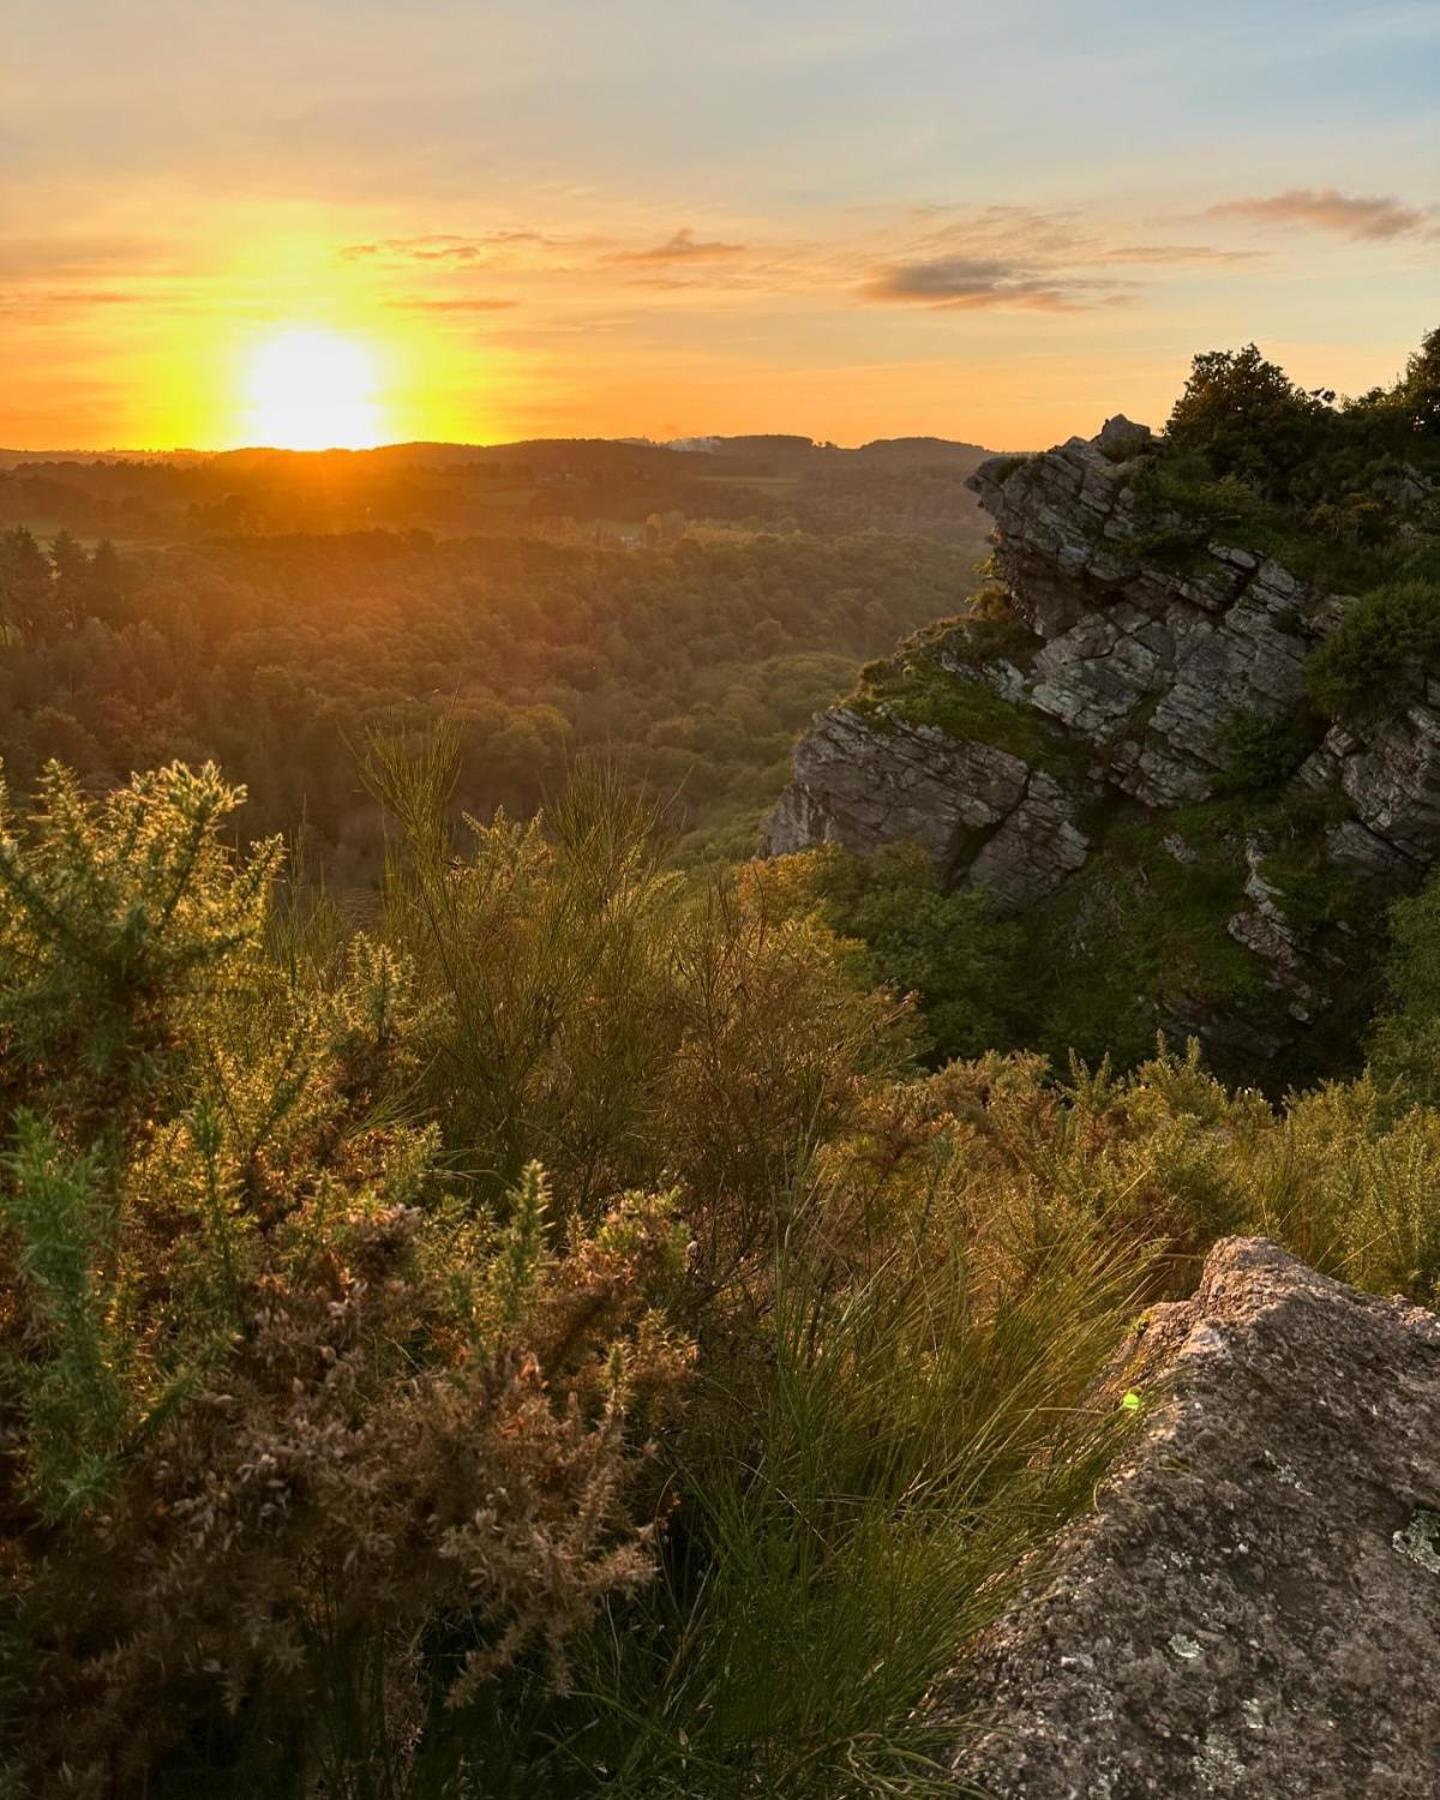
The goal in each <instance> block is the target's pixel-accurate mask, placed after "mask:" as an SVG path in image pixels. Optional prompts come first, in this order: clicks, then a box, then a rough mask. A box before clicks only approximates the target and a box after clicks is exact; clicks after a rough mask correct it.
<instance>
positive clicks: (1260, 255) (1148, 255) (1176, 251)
mask: <svg viewBox="0 0 1440 1800" xmlns="http://www.w3.org/2000/svg"><path fill="white" fill-rule="evenodd" d="M1264 257H1265V252H1264V251H1263V250H1221V249H1218V248H1217V247H1216V246H1215V245H1214V244H1120V245H1117V246H1116V248H1115V249H1113V250H1107V251H1106V252H1105V254H1104V257H1103V260H1104V261H1105V262H1117V263H1196V262H1212V263H1245V262H1261V261H1263V260H1264Z"/></svg>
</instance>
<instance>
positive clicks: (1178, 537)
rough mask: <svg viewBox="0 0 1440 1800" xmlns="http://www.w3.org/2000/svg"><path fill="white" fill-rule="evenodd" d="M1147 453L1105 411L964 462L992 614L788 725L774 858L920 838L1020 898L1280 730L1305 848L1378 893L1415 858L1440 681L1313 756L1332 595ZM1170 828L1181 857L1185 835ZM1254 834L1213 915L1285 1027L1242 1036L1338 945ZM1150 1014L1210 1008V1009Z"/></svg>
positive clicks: (948, 864) (1204, 787) (1420, 862)
mask: <svg viewBox="0 0 1440 1800" xmlns="http://www.w3.org/2000/svg"><path fill="white" fill-rule="evenodd" d="M1163 454H1164V448H1163V445H1162V444H1161V443H1160V442H1159V441H1158V440H1156V439H1155V438H1154V437H1153V436H1152V435H1151V433H1150V432H1149V431H1148V430H1147V429H1146V428H1145V427H1143V426H1138V425H1134V424H1132V423H1131V422H1130V421H1128V420H1125V419H1114V420H1111V421H1109V423H1107V425H1106V426H1105V428H1104V430H1103V431H1102V432H1101V433H1100V434H1099V435H1098V436H1097V437H1095V438H1094V439H1091V440H1086V439H1083V438H1073V439H1071V440H1070V442H1069V443H1066V444H1063V445H1061V446H1059V447H1058V448H1056V449H1054V450H1051V451H1049V452H1047V453H1045V454H1044V455H1040V456H1034V457H997V458H993V459H991V460H990V461H988V462H986V463H984V464H982V465H981V466H980V468H979V469H978V470H977V471H976V473H975V475H974V476H973V477H972V478H971V482H970V485H971V486H972V487H973V488H974V489H975V490H976V492H977V493H978V495H979V497H980V500H981V503H982V505H983V506H984V507H985V508H986V510H987V511H988V512H989V513H990V515H991V517H992V518H993V520H994V522H995V532H994V537H993V543H994V547H995V561H996V565H997V568H998V573H999V576H1000V578H1001V580H1002V582H1003V585H1004V589H1005V591H1006V596H1007V599H1006V605H1007V606H1008V609H1009V615H1010V616H1009V618H1008V619H1007V620H1006V621H1005V624H1004V628H1003V629H1000V630H997V628H996V625H995V621H994V619H993V618H992V619H991V620H990V621H989V623H988V624H987V623H986V622H985V621H983V620H974V619H970V620H967V619H965V618H960V619H957V620H954V621H950V622H948V623H946V624H945V625H944V626H941V627H937V628H935V629H934V630H933V631H932V632H931V633H929V634H922V637H921V638H919V639H916V640H912V641H911V642H910V643H909V644H907V645H904V646H902V647H901V649H900V651H899V652H898V653H897V655H896V656H895V657H894V658H893V659H892V660H891V661H890V662H889V663H888V664H885V665H880V666H879V667H878V668H877V669H872V670H871V671H867V675H869V676H870V677H871V679H870V680H869V681H868V683H867V690H868V691H862V693H861V694H860V695H859V696H858V697H857V698H856V699H855V700H854V701H852V702H849V703H847V704H845V705H843V706H841V707H838V708H836V709H834V710H832V711H831V712H829V713H826V714H823V715H821V716H820V717H819V718H818V719H817V720H816V721H815V724H814V726H813V727H812V729H811V731H810V733H809V734H808V735H807V736H806V737H805V738H803V739H802V740H801V742H800V743H799V744H798V745H797V747H796V751H795V757H794V772H793V779H792V781H791V783H790V785H789V787H788V788H787V789H786V791H785V793H784V794H783V796H782V797H781V799H780V801H779V803H778V805H777V806H776V808H775V810H774V812H773V813H772V815H771V817H770V819H769V821H768V824H767V828H766V833H765V849H766V851H767V852H768V853H770V854H775V855H779V854H786V853H790V852H793V851H796V850H801V849H804V848H807V847H811V846H815V845H818V844H823V843H830V842H833V843H838V844H841V845H844V846H845V847H847V848H849V849H852V850H856V851H860V852H868V851H872V850H875V849H877V848H879V847H880V846H882V845H885V844H888V843H892V842H895V841H896V840H898V839H902V838H913V839H916V840H918V841H919V842H921V843H922V844H924V846H925V847H926V849H927V850H928V851H929V853H930V855H931V857H932V858H933V859H934V862H935V864H936V867H937V869H938V870H939V872H940V875H941V878H942V881H943V882H944V883H945V884H946V885H949V886H956V887H958V886H970V885H975V886H981V887H984V888H987V889H988V890H989V891H990V892H991V893H992V894H994V896H995V897H996V899H997V900H998V901H999V902H1000V903H1001V904H1002V905H1003V906H1004V907H1007V908H1010V909H1016V910H1020V909H1026V908H1030V907H1033V906H1034V905H1036V904H1037V903H1039V902H1044V901H1046V900H1047V899H1049V898H1050V897H1052V896H1055V895H1057V894H1059V893H1060V892H1061V891H1062V890H1064V889H1065V888H1066V887H1067V884H1073V883H1074V882H1075V881H1076V878H1077V877H1083V876H1084V875H1085V873H1086V871H1087V869H1088V868H1089V866H1090V865H1091V863H1092V860H1093V859H1094V858H1095V857H1096V856H1097V854H1100V855H1103V853H1104V852H1103V842H1102V840H1103V838H1104V835H1105V826H1106V820H1107V819H1108V818H1110V817H1112V816H1114V815H1115V814H1116V813H1117V811H1118V812H1121V813H1124V812H1126V811H1127V810H1128V812H1129V813H1131V814H1133V813H1135V812H1136V811H1137V810H1139V812H1140V814H1141V816H1142V817H1143V816H1146V815H1152V816H1154V817H1155V818H1156V819H1157V821H1160V820H1163V819H1164V818H1165V817H1166V816H1167V815H1168V814H1170V813H1172V812H1174V811H1176V810H1178V809H1185V808H1189V809H1194V808H1195V807H1196V806H1197V805H1200V806H1203V805H1204V804H1205V803H1208V802H1210V801H1212V800H1214V799H1215V798H1216V797H1217V796H1223V795H1224V794H1225V793H1227V792H1233V791H1234V788H1235V786H1236V784H1237V782H1238V783H1239V784H1240V785H1242V786H1243V785H1244V784H1245V781H1246V778H1247V774H1248V773H1249V771H1248V770H1247V763H1249V764H1253V765H1254V766H1255V767H1257V768H1258V767H1260V766H1261V764H1262V763H1263V762H1264V760H1265V758H1266V756H1267V746H1269V745H1271V744H1272V742H1278V741H1279V740H1280V739H1281V738H1282V737H1283V736H1284V734H1286V733H1287V732H1288V733H1290V737H1291V739H1294V738H1295V737H1296V736H1297V735H1298V737H1299V748H1298V751H1297V753H1296V754H1295V756H1294V757H1293V758H1292V759H1291V762H1290V765H1289V766H1288V767H1286V768H1284V769H1282V770H1281V771H1280V773H1279V776H1278V777H1277V779H1278V780H1279V781H1280V782H1282V783H1283V784H1284V786H1285V788H1286V790H1287V791H1288V792H1290V793H1292V794H1293V795H1294V796H1295V798H1296V801H1297V803H1302V802H1303V801H1304V799H1305V797H1306V796H1308V797H1309V799H1310V801H1311V803H1312V807H1311V810H1312V813H1313V814H1314V815H1315V818H1316V819H1317V821H1318V822H1317V823H1316V825H1315V828H1314V835H1313V843H1312V845H1311V846H1310V848H1309V849H1308V850H1307V852H1306V854H1307V855H1308V856H1311V859H1312V861H1313V860H1314V859H1315V857H1318V858H1319V860H1320V861H1321V862H1322V863H1323V864H1324V865H1325V867H1326V869H1328V870H1331V871H1333V872H1334V873H1335V875H1336V876H1337V878H1338V879H1341V880H1343V879H1347V878H1351V877H1353V878H1355V879H1357V880H1360V881H1370V882H1375V881H1378V882H1380V883H1381V884H1382V885H1383V886H1384V888H1385V889H1386V892H1385V894H1383V895H1380V896H1378V897H1377V898H1376V899H1375V901H1374V903H1373V904H1370V905H1369V910H1371V911H1372V912H1383V901H1384V899H1385V898H1388V892H1389V891H1393V890H1394V889H1395V888H1396V887H1397V886H1399V885H1400V884H1403V883H1404V882H1405V881H1407V880H1413V879H1414V878H1416V877H1417V876H1418V875H1419V874H1420V873H1421V872H1423V871H1424V869H1425V868H1427V867H1428V866H1429V865H1430V864H1431V863H1432V861H1433V860H1434V859H1435V857H1436V855H1437V852H1440V684H1432V685H1433V687H1434V691H1433V692H1430V693H1427V695H1426V696H1425V698H1424V699H1423V700H1422V701H1418V702H1417V703H1416V704H1415V705H1414V706H1412V707H1411V709H1410V711H1409V712H1408V714H1407V715H1406V716H1405V717H1403V718H1401V719H1399V720H1396V721H1393V722H1390V723H1387V724H1386V725H1384V726H1381V727H1377V728H1376V729H1375V730H1374V731H1373V732H1372V733H1370V734H1369V736H1368V738H1366V739H1365V740H1362V739H1360V738H1358V737H1356V736H1354V735H1353V734H1351V733H1349V732H1346V731H1344V730H1341V729H1339V728H1335V729H1333V730H1331V731H1330V732H1329V734H1328V736H1326V737H1325V738H1324V740H1323V742H1322V743H1321V744H1320V745H1319V746H1318V748H1315V749H1314V750H1313V752H1312V753H1311V754H1309V755H1308V758H1307V756H1306V750H1307V744H1306V741H1305V738H1304V733H1305V732H1306V731H1307V730H1308V729H1309V726H1310V719H1309V718H1307V716H1306V700H1305V696H1306V662H1307V659H1308V658H1309V657H1310V655H1311V653H1312V652H1313V651H1314V650H1315V649H1316V648H1317V646H1318V645H1319V644H1320V643H1321V642H1322V641H1323V639H1324V638H1325V637H1326V636H1327V635H1328V634H1329V633H1330V632H1331V631H1333V630H1334V629H1335V628H1336V627H1337V625H1339V623H1340V622H1341V621H1342V619H1343V618H1344V616H1345V613H1346V610H1347V606H1348V604H1349V603H1348V602H1347V601H1346V599H1345V598H1344V597H1343V596H1336V595H1318V594H1316V593H1315V592H1313V591H1312V590H1311V589H1310V587H1308V586H1307V584H1306V583H1305V582H1303V581H1301V580H1300V579H1299V578H1298V577H1297V576H1296V575H1295V574H1294V573H1292V572H1291V571H1290V570H1289V569H1287V568H1285V567H1284V566H1283V565H1282V564H1281V563H1279V562H1277V561H1276V560H1275V559H1274V558H1272V557H1269V556H1265V555H1262V554H1260V553H1258V552H1257V551H1255V550H1252V549H1250V548H1247V547H1245V546H1244V545H1243V544H1236V543H1229V542H1225V541H1222V540H1220V539H1219V538H1216V537H1212V536H1209V535H1207V533H1206V532H1205V530H1204V527H1203V522H1200V523H1198V524H1197V520H1196V519H1195V518H1194V517H1193V516H1191V517H1187V516H1186V515H1185V514H1184V513H1183V512H1182V511H1179V510H1176V509H1175V508H1174V507H1173V506H1170V505H1167V504H1166V503H1165V502H1164V501H1163V500H1162V499H1158V498H1157V484H1156V483H1155V482H1154V481H1153V480H1152V479H1150V478H1149V477H1150V476H1151V475H1152V473H1153V471H1154V470H1155V469H1156V468H1157V467H1160V466H1163ZM967 696H968V698H967ZM982 703H983V704H982ZM1289 741H1290V740H1289V739H1287V740H1286V742H1287V743H1288V742H1289ZM1311 741H1312V742H1313V739H1312V740H1311ZM1272 760H1273V754H1272ZM1266 778H1268V777H1263V776H1262V779H1266ZM1321 814H1323V815H1324V817H1323V818H1321V817H1320V815H1321ZM1165 842H1166V844H1167V845H1171V846H1172V850H1171V853H1172V854H1173V855H1174V856H1175V857H1176V859H1177V860H1178V861H1181V862H1183V861H1184V860H1185V857H1186V856H1187V854H1189V852H1188V850H1187V846H1186V841H1185V836H1184V833H1183V831H1180V832H1177V833H1175V834H1173V842H1172V836H1167V837H1166V838H1165ZM1271 848H1272V846H1270V845H1267V844H1266V843H1265V842H1264V841H1262V840H1260V839H1256V838H1253V837H1252V838H1246V837H1244V836H1243V835H1242V836H1239V837H1237V838H1236V840H1235V841H1234V842H1233V844H1232V845H1230V846H1229V849H1228V850H1227V854H1228V855H1229V857H1230V861H1231V863H1232V865H1233V868H1234V871H1235V882H1234V887H1235V899H1234V905H1233V907H1232V908H1231V909H1230V911H1229V913H1228V915H1227V917H1226V918H1225V919H1224V920H1222V921H1221V927H1220V928H1221V930H1222V931H1226V930H1228V934H1229V936H1230V938H1231V940H1233V942H1234V943H1236V944H1239V945H1241V946H1243V947H1244V949H1245V950H1247V951H1248V952H1250V953H1252V954H1253V955H1254V956H1255V957H1256V958H1257V959H1258V960H1257V974H1258V977H1259V979H1260V980H1261V981H1262V982H1263V984H1264V985H1265V986H1266V988H1267V989H1268V991H1269V992H1270V993H1271V994H1272V996H1274V997H1276V998H1277V999H1278V1001H1279V1003H1280V1005H1279V1011H1280V1012H1282V1013H1283V1014H1284V1019H1283V1021H1282V1024H1283V1029H1281V1030H1278V1031H1277V1030H1276V1029H1275V1027H1274V1024H1273V1019H1272V1022H1271V1024H1270V1025H1268V1026H1267V1027H1266V1028H1265V1030H1263V1031H1253V1030H1252V1031H1250V1032H1249V1037H1250V1040H1251V1048H1252V1049H1253V1050H1254V1051H1255V1052H1256V1053H1257V1054H1259V1055H1261V1056H1266V1055H1271V1054H1274V1053H1275V1052H1276V1051H1278V1050H1279V1048H1281V1046H1282V1044H1283V1042H1284V1040H1285V1033H1286V1032H1288V1031H1290V1030H1292V1029H1296V1028H1303V1027H1305V1026H1306V1025H1307V1024H1308V1023H1309V1022H1310V1021H1311V1020H1312V1019H1313V1017H1314V1016H1315V1014H1316V1012H1317V1010H1318V1011H1323V1010H1324V1008H1325V1006H1326V1004H1327V994H1328V991H1329V989H1330V988H1331V986H1333V983H1334V980H1335V978H1336V971H1337V970H1339V969H1340V968H1341V967H1343V965H1344V963H1345V961H1346V956H1345V953H1344V952H1345V946H1344V945H1343V944H1341V945H1339V947H1338V949H1337V947H1336V946H1335V945H1334V944H1333V943H1332V944H1331V945H1329V946H1328V947H1326V948H1324V949H1319V948H1317V946H1316V944H1314V943H1313V942H1310V941H1309V940H1308V939H1307V936H1306V933H1305V931H1304V929H1302V928H1300V927H1297V926H1296V925H1295V924H1294V923H1293V921H1292V920H1291V919H1290V917H1289V915H1288V911H1287V906H1288V902H1287V898H1286V895H1285V893H1284V892H1283V890H1282V889H1281V887H1280V886H1279V885H1277V884H1276V883H1275V882H1274V881H1272V880H1271V879H1270V877H1269V875H1268V873H1267V868H1266V863H1265V858H1266V855H1267V853H1268V851H1269V850H1270V849H1271ZM1367 904H1369V903H1367ZM1341 929H1342V930H1343V929H1346V928H1345V927H1342V928H1341ZM1271 1011H1272V1014H1274V1013H1275V1012H1276V1009H1275V1008H1273V1007H1272V1009H1271ZM1156 1017H1157V1022H1158V1023H1159V1024H1161V1025H1162V1026H1169V1025H1174V1026H1176V1027H1179V1028H1184V1029H1191V1028H1194V1029H1198V1030H1199V1031H1200V1032H1201V1035H1202V1036H1204V1035H1207V1033H1209V1032H1211V1031H1212V1030H1220V1029H1222V1027H1221V1025H1220V1023H1219V1022H1218V1021H1217V1020H1214V1019H1207V1016H1206V1012H1205V1007H1204V1005H1203V1004H1197V1005H1196V1006H1195V1007H1193V1008H1190V1009H1189V1011H1188V1013H1187V1010H1186V1007H1185V1006H1183V1005H1182V1006H1179V1007H1177V1006H1174V1005H1171V1006H1170V1007H1169V1008H1168V1010H1167V1008H1166V1007H1165V1006H1164V1005H1161V1006H1157V1010H1156ZM1230 1023H1231V1024H1232V1025H1233V1021H1231V1022H1230ZM1242 1029H1243V1028H1242Z"/></svg>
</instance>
